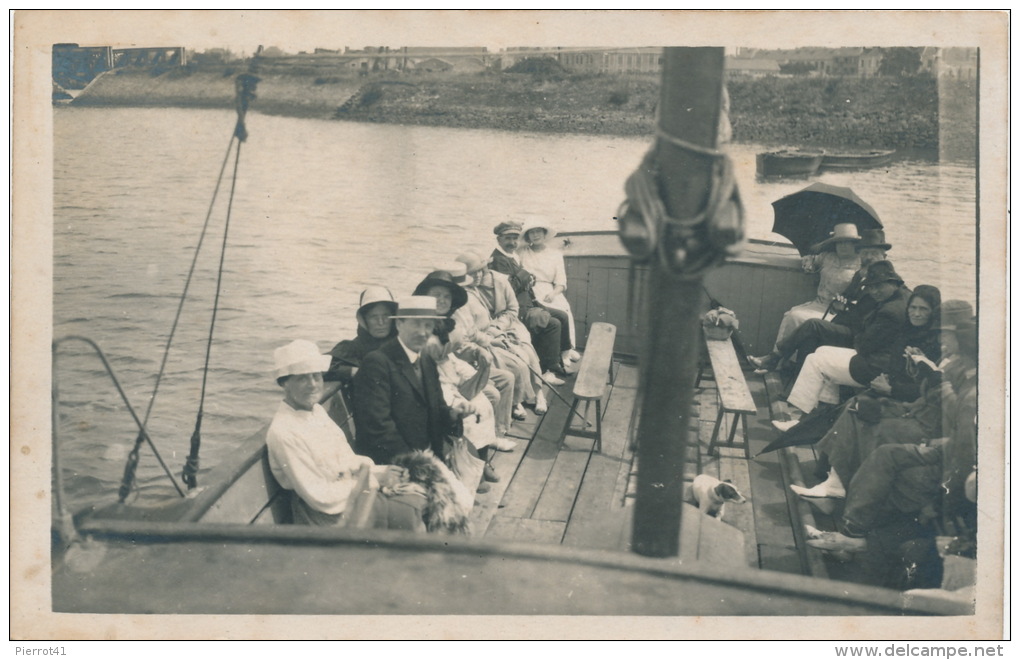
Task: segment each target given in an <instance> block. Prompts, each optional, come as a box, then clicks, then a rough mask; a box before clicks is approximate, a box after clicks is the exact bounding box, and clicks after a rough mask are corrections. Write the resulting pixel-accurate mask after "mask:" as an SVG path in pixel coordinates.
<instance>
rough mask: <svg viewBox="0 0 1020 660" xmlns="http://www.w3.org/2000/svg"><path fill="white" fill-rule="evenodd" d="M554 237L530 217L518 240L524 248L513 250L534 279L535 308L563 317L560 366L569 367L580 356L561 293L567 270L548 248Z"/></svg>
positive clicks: (559, 256)
mask: <svg viewBox="0 0 1020 660" xmlns="http://www.w3.org/2000/svg"><path fill="white" fill-rule="evenodd" d="M555 235H556V232H554V231H553V230H552V227H551V226H550V224H549V223H548V222H545V221H543V220H541V219H538V218H532V219H530V220H528V221H527V222H526V223H524V229H523V231H522V232H521V237H522V238H523V239H524V241H525V243H527V245H525V246H524V247H522V248H521V249H519V250H518V251H517V254H518V256H520V258H521V266H522V267H524V268H525V269H526V270H527V271H528V272H530V273H531V274H532V275H534V276H535V283H534V286H533V287H532V290H533V291H534V293H535V301H536V302H537V303H538V304H539V305H543V306H545V307H551V308H553V309H558V310H561V311H562V312H564V313H566V315H567V327H568V329H569V331H570V348H568V349H566V350H564V351H563V355H562V357H563V364H564V365H565V366H566V365H569V364H570V363H571V362H577V361H578V360H580V359H581V354H580V353H578V352H577V351H576V350H574V347H576V346H577V332H576V330H575V328H574V315H573V313H571V311H570V303H569V302H567V297H566V296H564V295H563V292H564V291H566V290H567V270H566V266H564V264H563V253H562V252H560V251H559V250H555V249H553V248H551V247H549V241H550V240H552V238H553V237H554V236H555Z"/></svg>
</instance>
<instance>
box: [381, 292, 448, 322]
mask: <svg viewBox="0 0 1020 660" xmlns="http://www.w3.org/2000/svg"><path fill="white" fill-rule="evenodd" d="M392 318H395V319H436V320H442V319H445V318H446V317H445V316H441V315H440V314H439V313H438V312H436V299H435V298H433V297H432V296H406V297H403V298H399V299H398V300H397V313H396V314H394V315H393V317H392Z"/></svg>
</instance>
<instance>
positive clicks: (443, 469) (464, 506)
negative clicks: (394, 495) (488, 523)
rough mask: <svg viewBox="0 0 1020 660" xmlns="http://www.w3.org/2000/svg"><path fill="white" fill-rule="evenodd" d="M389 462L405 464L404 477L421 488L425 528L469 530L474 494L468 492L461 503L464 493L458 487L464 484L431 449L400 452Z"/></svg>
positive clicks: (460, 487)
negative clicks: (405, 473)
mask: <svg viewBox="0 0 1020 660" xmlns="http://www.w3.org/2000/svg"><path fill="white" fill-rule="evenodd" d="M393 465H399V466H400V467H403V468H406V469H407V472H408V481H410V482H411V483H414V484H418V485H420V486H422V487H423V488H424V489H425V494H426V495H425V499H426V504H425V510H424V511H422V518H423V519H424V521H425V529H426V530H428V531H429V532H445V533H447V534H465V535H467V534H469V533H470V522H469V520H468V517H469V516H470V514H471V507H472V506H473V505H474V496H473V495H472V494H471V493H468V501H467V503H465V498H464V493H462V492H460V491H466V490H467V489H466V487H465V486H464V485H463V484H461V483H460V482H459V481H458V480H457V477H456V476H455V475H454V474H453V472H452V471H451V470H450V468H448V467H447V466H446V465H445V464H444V463H443V462H442V461H441V460H439V459H438V458H436V456H435V455H434V454H433V453H432V451H431V450H426V451H413V452H410V453H407V454H401V455H399V456H397V457H395V458H394V459H393Z"/></svg>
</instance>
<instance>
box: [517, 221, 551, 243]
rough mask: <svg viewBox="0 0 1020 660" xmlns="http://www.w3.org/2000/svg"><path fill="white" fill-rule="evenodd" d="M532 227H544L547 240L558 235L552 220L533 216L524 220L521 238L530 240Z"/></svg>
mask: <svg viewBox="0 0 1020 660" xmlns="http://www.w3.org/2000/svg"><path fill="white" fill-rule="evenodd" d="M532 229H544V230H545V237H546V240H548V239H550V238H552V237H553V236H555V235H556V228H555V227H553V225H552V223H551V222H549V221H548V220H546V219H545V218H538V217H532V218H528V219H527V220H526V221H525V222H524V227H523V228H522V229H521V238H523V239H524V240H528V232H529V231H531V230H532Z"/></svg>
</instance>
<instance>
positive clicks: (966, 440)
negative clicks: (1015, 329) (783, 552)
mask: <svg viewBox="0 0 1020 660" xmlns="http://www.w3.org/2000/svg"><path fill="white" fill-rule="evenodd" d="M839 227H840V226H837V230H836V231H835V232H834V235H833V238H832V239H830V240H831V241H832V243H834V244H835V245H836V246H837V248H836V250H837V254H839V253H840V252H841V253H842V255H843V256H844V257H846V256H847V254H848V253H847V251H846V248H839V247H838V246H840V245H856V246H857V252H858V254H859V256H860V257H861V263H862V264H863V265H862V267H861V269H860V270H859V271H857V272H856V273H855V274H854V275H853V277H852V278H851V280H850V282H849V283H848V285H847V288H846V289H845V290H844V291H843V293H842V294H841V295H837V296H834V297H833V300H835V301H837V303H838V304H839V305H840V307H841V309H840V311H839V313H838V314H837V315H836V316H835V317H834V318H833V319H831V320H823V319H822V318H821V316H824V315H825V313H824V312H823V314H821V315H819V316H814V314H816V313H817V312H818V311H819V310H820V309H822V300H823V295H822V294H823V291H822V287H821V286H820V287H819V297H818V298H817V299H816V300H814V301H812V302H811V303H808V304H806V305H801V306H798V307H794V308H793V309H792V310H790V312H788V313H787V315H786V316H785V317H784V319H783V326H784V329H783V330H781V331H780V334H781V335H783V334H784V333H785V336H781V337H780V339H779V341H777V342H776V346H775V348H774V349H773V351H772V352H771V353H770V354H769V355H766V356H762V357H758V358H754V357H752V358H749V362H751V364H752V365H753V366H755V367H758V368H759V371H769V370H774V369H777V368H779V367H780V366H781V364H782V363H783V362H784V361H787V360H790V359H791V358H793V356H796V358H797V360H798V362H799V372H797V371H796V370H794V374H795V377H794V380H793V384H792V387H791V388H790V391H789V394H788V396H787V397H786V399H787V403H789V404H790V406H791V407H792V408H793V411H792V412H791V417H792V419H791V420H790V421H774V422H773V425H774V426H775V427H776V428H778V429H779V430H781V431H783V432H784V433H801V434H805V435H807V434H814V435H810V438H812V439H817V440H818V441H817V444H816V450H817V454H818V457H819V465H820V468H821V469H820V471H819V472H820V474H824V475H825V478H824V480H823V481H821V483H819V484H817V485H815V486H813V487H811V488H805V487H802V486H798V485H791V489H792V490H793V491H794V492H795V493H797V494H798V495H799V496H800V497H802V498H804V499H806V500H807V501H809V502H811V503H812V504H813V505H814V506H816V507H817V508H819V509H820V510H822V511H823V512H825V513H834V512H835V511H836V509H837V506H838V505H839V504H840V503H844V504H845V506H844V507H843V511H842V515H841V517H840V519H839V525H838V531H836V532H823V531H819V530H816V529H814V528H809V529H808V535H809V540H808V543H809V544H810V545H813V546H815V547H819V548H822V549H825V550H840V551H849V552H860V551H864V550H867V549H869V546H868V542H867V540H866V539H867V537H868V535H869V534H871V533H873V532H875V531H876V530H881V531H882V533H885V534H886V535H887V538H886V541H885V542H884V543H886V545H888V537H889V536H890V535H891V536H893V537H898V538H900V540H902V539H903V538H911V534H922V531H923V530H922V528H923V527H924V524H925V523H927V522H931V521H933V520H935V521H939V523H940V524H943V523H948V524H950V525H953V526H954V527H953V528H954V529H956V530H957V531H960V530H962V531H963V532H964V533H965V534H968V535H970V536H971V538H973V533H974V523H975V522H976V508H975V501H976V495H975V488H976V486H975V485H974V484H976V472H977V464H976V455H977V444H976V423H975V417H974V414H975V404H976V399H975V384H976V373H977V351H976V345H977V339H976V337H977V330H976V319H975V318H974V313H973V309H972V307H971V306H970V304H969V303H967V302H966V301H962V300H947V301H945V302H943V301H942V299H941V293H940V291H939V290H938V289H937V288H936V287H933V286H929V285H923V284H922V285H918V286H917V287H916V288H914V289H913V291H911V290H910V289H908V288H907V287H906V286H905V285H904V281H903V278H901V277H900V276H899V275H898V274H897V272H896V270H895V269H894V267H893V265H892V263H890V262H889V261H888V260H886V259H885V258H884V257H885V251H886V250H888V249H889V248H890V246H889V245H888V244H887V243H885V242H884V237H882V235H881V233H880V232H874V233H871V234H870V235H868V234H866V235H865V237H863V239H862V238H859V237H857V236H856V231H853V230H851V229H848V228H843V229H840V228H839ZM830 244H831V243H830ZM821 247H822V248H824V247H825V246H824V245H823V246H821ZM864 250H870V251H871V252H870V253H868V254H867V255H866V254H865V252H864ZM875 257H880V258H878V259H875ZM828 261H830V262H833V261H834V260H832V259H829V260H828ZM841 263H843V264H844V265H845V264H846V263H849V262H841ZM823 269H824V266H823ZM822 279H823V282H824V280H825V278H824V276H823V278H822ZM791 328H792V329H791ZM847 387H849V388H856V391H855V392H853V393H850V394H849V396H850V398H847V396H848V393H847V392H846V391H845V388H847ZM841 388H843V389H841ZM827 416H828V417H827ZM808 419H811V420H812V424H811V425H810V427H811V431H808V430H807V429H806V428H804V429H802V428H801V425H802V424H803V426H804V427H808V426H809V424H807V420H808ZM818 421H822V422H823V423H824V424H825V425H828V428H827V430H826V431H823V432H821V433H817V432H816V430H815V429H817V428H820V427H819V425H818V424H817V423H816V422H818ZM968 484H969V485H968ZM882 543H883V542H882V541H880V542H879V546H878V547H881V545H882Z"/></svg>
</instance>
